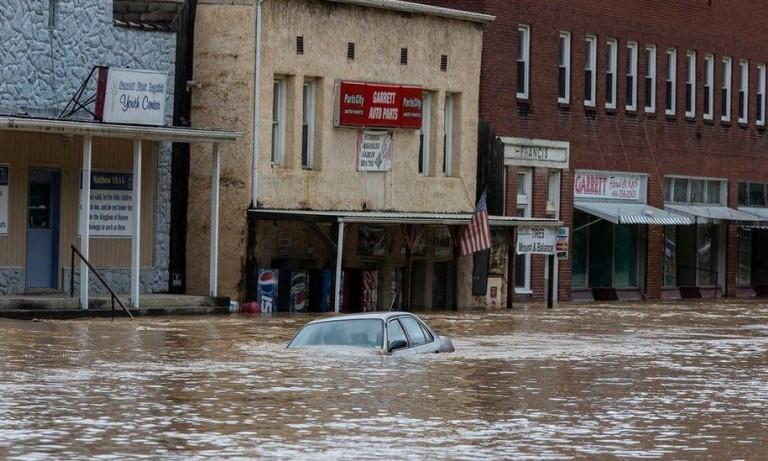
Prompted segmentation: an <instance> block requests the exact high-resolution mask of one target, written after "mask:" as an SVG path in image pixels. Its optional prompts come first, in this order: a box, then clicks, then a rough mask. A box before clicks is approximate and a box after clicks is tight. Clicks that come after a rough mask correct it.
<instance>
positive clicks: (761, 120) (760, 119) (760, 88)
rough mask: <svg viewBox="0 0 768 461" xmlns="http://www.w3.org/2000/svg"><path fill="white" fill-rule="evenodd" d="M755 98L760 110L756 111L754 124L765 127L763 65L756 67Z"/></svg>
mask: <svg viewBox="0 0 768 461" xmlns="http://www.w3.org/2000/svg"><path fill="white" fill-rule="evenodd" d="M757 96H758V98H759V100H760V110H759V111H757V114H756V118H755V123H756V124H757V126H765V64H758V65H757Z"/></svg>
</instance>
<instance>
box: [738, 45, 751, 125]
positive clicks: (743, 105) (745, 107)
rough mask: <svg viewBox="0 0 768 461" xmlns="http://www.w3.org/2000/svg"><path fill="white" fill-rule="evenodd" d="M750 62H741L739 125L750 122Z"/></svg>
mask: <svg viewBox="0 0 768 461" xmlns="http://www.w3.org/2000/svg"><path fill="white" fill-rule="evenodd" d="M747 94H749V61H745V60H741V61H739V123H747V122H748V121H749V115H748V114H749V100H748V99H747Z"/></svg>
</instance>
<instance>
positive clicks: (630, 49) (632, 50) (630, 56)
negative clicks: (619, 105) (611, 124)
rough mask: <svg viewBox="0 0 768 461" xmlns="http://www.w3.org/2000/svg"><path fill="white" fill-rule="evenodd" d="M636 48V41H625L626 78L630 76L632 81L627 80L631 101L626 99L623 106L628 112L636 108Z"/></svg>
mask: <svg viewBox="0 0 768 461" xmlns="http://www.w3.org/2000/svg"><path fill="white" fill-rule="evenodd" d="M637 50H638V47H637V42H627V80H629V79H630V78H631V79H632V83H631V84H630V83H629V82H627V84H628V85H629V89H628V90H627V91H628V92H631V94H630V95H629V96H630V98H631V101H626V102H625V103H626V104H625V106H624V108H625V109H626V110H628V111H630V112H635V111H636V110H637ZM630 103H631V104H630Z"/></svg>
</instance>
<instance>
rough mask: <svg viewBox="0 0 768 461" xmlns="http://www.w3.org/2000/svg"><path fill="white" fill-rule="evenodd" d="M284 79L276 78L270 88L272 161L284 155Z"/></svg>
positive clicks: (275, 161) (279, 160)
mask: <svg viewBox="0 0 768 461" xmlns="http://www.w3.org/2000/svg"><path fill="white" fill-rule="evenodd" d="M284 153H285V80H283V79H276V80H275V82H274V87H273V90H272V163H274V164H276V165H282V164H283V158H284V157H285V155H284Z"/></svg>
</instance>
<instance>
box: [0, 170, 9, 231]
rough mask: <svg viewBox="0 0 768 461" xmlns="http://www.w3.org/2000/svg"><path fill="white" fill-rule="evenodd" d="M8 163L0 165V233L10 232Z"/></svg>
mask: <svg viewBox="0 0 768 461" xmlns="http://www.w3.org/2000/svg"><path fill="white" fill-rule="evenodd" d="M8 173H9V170H8V165H0V234H4V235H5V234H8Z"/></svg>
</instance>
